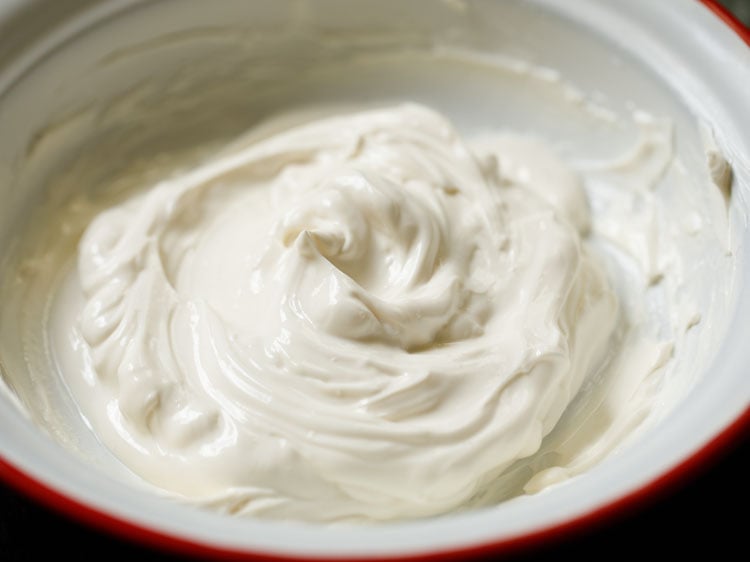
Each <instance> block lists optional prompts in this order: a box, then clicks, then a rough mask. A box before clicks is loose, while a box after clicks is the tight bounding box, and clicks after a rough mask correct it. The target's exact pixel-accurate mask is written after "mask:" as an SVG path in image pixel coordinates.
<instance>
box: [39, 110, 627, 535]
mask: <svg viewBox="0 0 750 562" xmlns="http://www.w3.org/2000/svg"><path fill="white" fill-rule="evenodd" d="M589 228H590V221H589V211H588V205H587V201H586V197H585V195H584V192H583V188H582V184H581V180H580V178H579V176H578V175H577V174H576V173H574V172H573V171H571V170H570V169H569V168H568V167H567V166H566V165H565V164H564V163H563V162H562V161H561V160H560V158H559V157H557V156H556V155H555V154H554V152H552V151H551V150H550V149H549V148H547V147H545V146H544V145H543V144H542V143H540V142H538V141H532V140H529V139H522V138H515V137H508V136H506V137H503V138H498V139H496V141H495V144H494V145H493V142H492V141H489V142H488V141H483V142H482V143H481V149H479V148H477V149H476V150H472V148H471V147H470V146H469V145H467V144H466V143H465V142H464V141H463V140H462V139H461V138H460V137H459V136H458V134H457V133H456V131H455V130H454V129H453V127H452V126H451V124H450V123H449V122H448V121H447V120H446V119H445V118H443V117H442V116H440V115H439V114H437V113H435V112H434V111H432V110H430V109H427V108H425V107H422V106H418V105H401V106H396V107H391V108H386V109H378V110H369V111H363V112H359V113H354V114H348V115H341V116H334V117H327V118H323V119H319V120H316V121H312V122H309V123H305V124H300V125H297V126H295V127H291V128H282V126H281V125H278V124H277V125H274V124H273V123H271V124H270V125H267V126H266V127H264V128H262V129H259V130H258V131H255V132H251V133H250V135H249V136H247V137H246V138H244V139H243V140H242V141H240V142H239V143H236V144H235V145H233V146H231V147H229V148H228V149H226V150H224V151H223V152H221V153H218V154H216V155H214V156H213V157H212V158H210V159H208V160H206V161H205V163H204V164H202V165H201V166H198V167H196V168H194V169H190V170H188V171H186V172H184V173H182V174H178V175H176V176H175V177H172V178H168V179H165V180H163V181H161V182H159V183H157V184H156V185H154V186H152V187H151V188H150V189H148V190H146V191H145V192H143V193H141V194H138V195H135V196H132V197H131V198H129V199H127V200H125V201H124V202H123V203H121V204H119V205H116V206H114V207H112V208H109V209H106V210H104V211H102V212H101V213H100V214H99V215H98V216H96V218H95V219H94V220H93V221H92V222H91V224H90V225H89V226H88V228H87V229H86V231H85V233H84V235H83V237H82V238H81V240H80V243H79V246H78V257H77V267H75V268H74V269H73V270H72V271H71V273H70V275H69V277H68V280H67V281H66V283H65V284H64V288H63V289H62V290H61V293H60V295H59V296H58V299H57V300H58V305H57V306H56V307H55V308H54V309H53V312H52V315H51V319H50V322H51V325H52V329H53V331H54V332H56V334H57V335H53V340H54V341H55V342H57V343H56V344H55V348H56V351H55V353H56V356H57V358H58V361H59V363H60V366H61V371H62V372H63V373H64V375H65V377H66V380H67V383H68V385H69V386H70V387H71V389H72V391H73V394H74V396H75V398H76V399H77V401H78V403H79V405H80V407H81V409H82V411H83V413H84V415H85V416H86V417H87V418H88V419H89V420H90V422H91V424H92V426H93V429H94V431H95V432H96V433H97V435H98V436H99V437H100V439H101V440H102V441H103V442H104V443H105V444H106V445H107V446H108V447H109V448H110V449H111V450H112V451H113V452H114V453H115V454H116V455H117V456H118V457H119V458H120V459H121V460H122V462H124V463H125V464H126V465H127V466H128V467H130V468H131V469H132V470H134V471H135V472H136V473H137V474H139V475H140V476H142V477H143V478H145V479H146V480H147V481H149V482H151V483H153V484H155V485H156V486H157V487H159V488H162V489H164V490H166V491H168V492H171V493H174V494H176V495H178V496H180V497H184V498H186V499H190V500H194V501H199V502H202V503H209V504H211V505H214V506H216V507H218V508H220V509H222V510H226V511H230V512H233V513H237V512H240V513H248V514H256V515H264V516H270V517H284V518H302V519H310V520H339V519H376V520H384V519H394V518H404V517H416V516H426V515H432V514H438V513H443V512H446V511H449V510H452V509H455V508H457V507H459V506H461V505H463V504H465V503H467V502H469V501H470V500H471V499H472V498H474V497H475V496H477V494H480V493H481V492H482V490H483V489H484V488H486V487H487V486H488V484H489V483H490V482H491V481H492V479H493V478H494V477H496V476H497V475H498V474H499V473H500V472H502V471H503V470H504V469H505V468H507V467H508V466H509V465H510V464H511V463H513V462H514V461H516V460H517V459H520V458H523V457H527V456H529V455H531V454H533V453H534V452H536V451H537V449H539V447H540V443H541V441H542V438H543V437H544V436H545V435H547V434H548V433H549V432H550V431H551V430H552V428H553V427H554V426H555V424H556V423H557V421H558V420H559V419H560V417H561V415H562V414H563V412H564V410H565V409H566V407H567V406H568V404H569V402H570V401H571V399H572V398H573V397H574V396H575V395H576V393H577V392H578V390H579V388H580V387H581V384H582V383H583V381H584V379H586V378H587V377H589V376H591V375H592V374H593V373H595V372H596V371H598V370H599V369H600V368H601V367H602V365H603V364H604V363H605V361H606V360H607V359H608V357H609V355H610V353H609V351H608V350H609V348H610V344H611V339H612V334H613V331H614V329H615V325H616V323H617V318H618V303H617V298H616V297H615V294H614V292H613V290H612V289H611V288H610V285H609V282H608V281H607V279H606V276H605V274H604V273H603V270H602V269H601V268H600V267H599V266H598V265H597V263H596V261H595V260H594V259H593V258H592V257H591V255H590V253H589V251H588V250H587V249H586V247H585V245H584V243H583V239H584V238H585V236H586V235H587V233H588V231H589Z"/></svg>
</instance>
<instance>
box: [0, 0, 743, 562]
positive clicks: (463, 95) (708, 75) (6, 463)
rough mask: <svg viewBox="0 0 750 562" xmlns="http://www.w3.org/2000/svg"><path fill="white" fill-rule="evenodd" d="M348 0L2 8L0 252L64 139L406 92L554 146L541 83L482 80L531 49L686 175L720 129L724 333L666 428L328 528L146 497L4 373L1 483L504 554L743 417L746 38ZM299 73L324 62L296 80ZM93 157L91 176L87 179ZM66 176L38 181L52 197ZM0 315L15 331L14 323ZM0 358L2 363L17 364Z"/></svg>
mask: <svg viewBox="0 0 750 562" xmlns="http://www.w3.org/2000/svg"><path fill="white" fill-rule="evenodd" d="M178 4H179V5H178ZM351 5H352V4H351V3H347V2H344V1H341V0H318V1H315V2H313V1H304V0H297V1H293V0H288V1H287V0H257V1H254V2H243V1H232V0H222V1H221V2H213V3H210V4H209V3H206V2H200V1H198V0H185V1H183V2H179V3H178V2H174V1H169V0H163V1H159V2H144V1H138V0H127V1H120V2H114V1H112V2H110V1H106V0H105V1H94V0H70V1H67V2H53V1H52V0H50V1H44V0H29V1H7V0H6V1H4V2H0V122H2V123H3V135H2V138H0V193H1V194H2V200H3V202H4V204H3V205H2V207H0V256H5V255H7V254H8V253H9V252H10V250H11V249H12V246H13V242H14V240H13V236H12V233H13V232H14V231H15V229H16V228H18V225H19V224H20V223H22V222H23V221H24V220H25V217H26V216H27V215H28V210H29V209H30V208H33V207H34V206H35V205H38V204H39V201H40V200H42V198H43V197H50V196H51V195H50V194H49V193H46V192H45V191H44V185H45V183H46V181H45V180H46V178H49V177H51V176H54V174H55V172H56V171H58V170H60V169H61V166H64V165H70V163H71V162H75V159H76V154H81V153H91V154H96V155H97V156H98V157H100V158H102V159H103V160H106V161H107V162H109V163H110V164H111V166H113V167H114V168H110V169H108V173H109V171H110V170H111V169H117V166H119V165H122V166H127V165H130V163H132V162H137V161H139V160H140V159H143V158H145V157H149V158H154V157H156V158H158V157H162V156H164V157H167V155H170V154H172V155H173V154H182V153H188V152H189V151H191V150H193V149H194V148H195V145H196V142H197V141H196V139H197V138H198V137H200V140H201V143H208V144H210V143H212V142H220V141H221V139H225V138H228V137H231V136H232V135H234V134H238V133H239V132H241V131H242V130H244V129H246V128H247V127H249V126H251V125H252V124H253V123H255V122H257V121H259V120H260V119H261V118H262V117H263V116H264V115H266V114H268V113H272V112H274V111H276V110H278V109H281V108H285V107H291V106H295V105H299V104H302V103H311V102H315V103H322V104H325V103H332V102H335V103H337V104H342V103H344V104H346V103H352V104H363V103H382V102H383V101H391V100H401V99H404V98H409V99H417V100H419V101H425V102H427V103H430V104H431V105H434V106H437V107H439V108H440V109H441V110H443V111H444V112H445V113H446V114H448V115H450V116H451V117H452V118H453V119H454V121H456V122H457V123H458V126H459V128H460V129H463V130H474V129H478V128H482V127H487V126H489V127H492V126H501V125H508V124H510V125H511V126H513V127H514V128H522V129H523V128H524V127H526V128H529V127H531V128H539V127H547V128H549V131H548V132H549V133H550V134H552V135H558V136H559V137H560V138H561V139H563V140H564V135H565V134H568V132H569V131H568V130H567V129H566V128H565V127H564V126H563V125H560V124H557V125H550V119H549V116H548V115H546V114H544V113H543V112H537V113H536V114H535V113H534V111H533V108H534V107H541V106H539V105H538V104H539V103H542V101H541V100H540V99H533V100H531V101H529V102H528V103H527V106H524V102H523V100H519V99H513V100H511V101H512V103H511V101H508V100H509V98H508V97H507V96H509V95H510V90H509V89H506V88H505V85H504V83H503V82H502V81H499V82H498V80H500V79H498V78H497V76H495V71H496V67H495V66H494V65H495V63H497V61H498V60H502V61H505V62H504V64H505V67H508V66H510V67H513V65H514V64H516V63H517V62H518V61H530V62H531V63H533V65H534V68H537V69H542V72H540V76H538V78H539V79H541V80H547V81H548V82H554V81H555V80H557V79H558V76H563V77H564V79H565V81H566V84H573V85H575V89H574V90H573V89H572V90H570V92H572V94H571V95H573V96H575V95H578V94H576V92H578V93H580V92H584V93H585V99H586V100H589V99H593V100H594V101H596V102H597V107H600V106H601V107H604V108H605V110H606V111H612V112H615V113H617V112H624V111H629V110H632V108H633V107H634V106H635V107H638V108H645V109H647V110H648V111H650V112H653V113H655V114H667V115H670V117H672V118H673V119H674V120H675V123H676V127H677V131H678V139H680V140H678V144H677V151H678V152H679V153H680V154H681V155H682V156H683V157H685V159H686V161H687V166H688V168H689V169H690V157H691V155H692V156H693V157H694V156H695V155H696V154H698V152H699V151H700V150H701V149H700V146H699V137H700V135H699V129H700V128H701V126H707V127H708V128H709V129H711V130H713V131H714V134H715V136H716V142H717V143H718V145H719V146H720V148H721V150H722V151H723V152H724V154H725V155H726V156H727V158H728V160H729V161H730V162H731V163H732V165H733V169H734V187H733V194H732V197H731V199H730V204H729V208H728V213H729V219H730V223H731V225H732V232H733V236H732V241H731V245H730V251H731V252H732V253H733V254H734V255H735V257H736V264H737V266H736V268H735V269H734V270H733V271H732V272H731V275H732V279H731V280H730V282H728V283H727V287H729V289H728V291H729V292H730V293H731V294H728V295H727V303H729V304H728V305H727V306H728V307H729V309H730V312H729V313H728V314H727V319H726V326H719V327H718V328H717V330H716V333H717V334H719V336H717V337H718V338H719V341H716V342H713V341H711V338H710V337H708V336H709V335H710V334H706V337H705V338H702V339H701V342H700V345H705V346H706V348H707V349H710V351H711V354H710V360H707V363H706V366H705V368H704V369H702V373H701V376H700V377H698V378H697V379H696V380H695V381H692V383H691V384H690V388H689V389H688V391H686V393H685V395H684V396H682V397H681V398H680V400H679V403H678V404H677V405H676V406H675V407H674V408H671V409H669V410H668V411H667V410H665V412H664V415H663V417H662V418H661V419H659V420H658V423H654V424H653V427H650V428H649V430H648V431H646V432H643V433H642V434H640V435H638V438H637V439H633V440H632V441H631V442H629V443H628V444H627V446H624V447H622V448H621V449H619V450H618V451H617V454H615V455H610V456H609V457H607V458H606V459H604V460H603V461H602V462H600V463H598V464H596V465H595V466H593V467H592V468H590V469H589V470H588V471H587V472H586V473H585V474H583V475H580V476H578V477H576V478H574V479H571V480H570V481H568V482H566V483H565V484H563V485H560V486H555V487H553V488H551V489H549V490H546V491H545V492H544V493H541V494H536V495H530V496H527V497H523V498H518V501H516V500H513V501H508V502H503V503H501V504H499V505H497V506H492V507H488V508H483V509H477V510H474V511H467V512H462V513H457V514H453V515H449V516H443V517H436V518H432V519H423V520H416V521H405V522H398V523H391V524H378V525H356V526H348V525H347V526H339V525H333V526H322V525H314V524H305V523H297V522H274V521H265V520H251V519H240V518H231V517H226V516H221V515H219V514H216V513H211V512H208V511H203V510H199V509H193V508H190V507H187V506H184V505H180V504H178V503H175V502H173V501H170V500H167V499H164V498H160V497H158V496H156V495H154V494H152V493H149V492H147V491H144V490H141V489H139V488H137V487H134V486H133V485H132V482H129V481H128V478H129V477H128V475H127V474H126V473H125V472H124V471H122V470H121V469H120V468H118V466H117V463H116V462H114V461H113V459H111V458H110V457H109V456H108V453H107V451H106V450H104V449H103V448H102V447H101V446H100V445H98V443H97V441H96V440H95V439H94V438H93V436H92V435H91V434H90V431H88V430H87V428H86V426H85V423H84V422H83V421H82V420H81V419H80V417H79V416H77V415H76V413H75V406H74V405H73V404H72V402H71V400H70V398H69V397H68V395H67V394H66V391H65V389H64V388H63V387H61V386H59V384H58V386H55V384H57V383H55V382H54V381H52V383H51V385H52V386H51V387H52V388H55V389H56V391H55V393H53V394H51V395H49V396H47V397H46V399H48V400H50V402H51V403H52V408H51V409H52V411H54V412H57V414H56V415H59V416H61V419H63V420H64V423H65V424H66V427H68V432H69V435H76V436H80V438H76V439H75V440H71V439H70V437H69V435H68V436H67V437H66V436H57V437H55V436H53V435H50V433H49V432H45V431H42V430H40V428H39V424H38V423H35V422H34V421H33V419H32V418H33V416H30V415H28V414H27V413H25V412H28V411H29V409H30V408H29V406H30V405H29V404H28V403H26V404H25V405H24V404H21V402H24V396H23V392H21V393H19V394H18V395H17V394H16V393H14V392H11V391H9V390H8V389H7V388H5V386H3V387H2V389H3V391H2V392H0V424H1V425H2V427H3V432H2V434H0V476H2V478H3V479H4V480H6V481H8V482H10V483H11V484H13V485H15V486H17V487H19V488H20V489H22V490H24V491H26V492H28V493H29V494H30V495H32V496H34V497H36V498H38V499H40V500H42V501H43V502H45V503H47V504H48V505H51V506H52V507H54V508H56V509H59V510H61V511H63V512H65V513H68V514H70V515H71V516H73V517H76V518H78V519H81V520H83V521H86V522H87V523H90V524H92V525H95V526H97V527H99V528H103V529H106V530H108V531H111V532H114V533H116V534H119V535H121V536H125V537H127V538H129V539H135V540H138V541H142V542H145V543H148V544H152V545H158V546H160V547H165V548H168V549H170V550H173V551H177V552H186V553H190V554H193V555H195V554H203V555H206V556H213V557H218V556H227V557H236V558H251V559H262V558H264V557H273V558H274V559H278V558H279V557H280V558H292V559H304V558H317V559H320V558H330V559H334V558H336V559H338V558H350V559H398V558H414V557H416V558H424V559H441V558H449V557H457V556H467V555H471V554H479V553H489V552H492V553H496V552H503V551H508V550H512V549H513V550H514V549H518V548H523V547H524V546H527V545H530V544H532V543H534V542H537V541H540V540H545V539H547V538H549V537H552V536H556V535H560V534H565V533H570V532H573V531H574V530H576V529H579V528H582V527H585V526H587V525H588V524H589V523H591V522H592V521H594V520H599V519H601V518H602V517H606V516H609V515H611V514H613V513H615V512H618V511H621V510H623V509H625V508H628V507H632V506H633V505H636V504H637V503H638V502H640V501H642V500H643V499H644V498H646V497H649V496H651V495H652V494H654V493H655V492H656V491H658V490H659V489H661V488H662V487H664V486H665V485H667V484H668V483H669V482H673V481H674V480H676V479H680V478H684V477H685V476H686V475H689V474H690V473H691V472H692V471H693V470H694V468H695V467H696V466H697V465H699V464H701V463H704V462H705V461H706V460H707V459H709V458H710V457H712V456H713V455H714V453H715V452H716V451H718V450H719V449H721V448H723V447H724V446H725V445H726V444H727V443H729V442H730V441H732V440H733V439H735V438H736V436H737V435H738V434H740V433H741V432H744V431H745V430H746V429H747V426H748V423H750V410H749V409H748V404H749V403H750V379H748V377H747V376H746V375H745V373H746V370H747V366H748V365H750V348H748V346H747V345H746V344H745V336H744V335H745V334H746V333H747V331H748V330H749V329H750V320H748V319H750V287H749V286H748V284H747V282H746V281H745V279H746V278H747V276H748V273H749V272H750V265H748V264H750V259H749V258H750V233H749V232H748V228H747V216H748V215H750V198H749V197H748V195H749V194H750V192H749V190H750V157H749V156H748V155H750V114H749V113H748V112H747V111H746V105H747V84H748V83H750V49H748V45H750V33H749V32H748V31H747V30H745V29H744V28H742V26H741V25H740V24H738V23H737V22H736V21H734V20H732V18H731V16H729V15H728V14H727V13H726V12H724V11H722V10H721V8H719V7H718V5H717V4H715V3H713V2H703V3H699V2H696V1H694V0H674V1H672V2H652V1H649V0H634V1H632V2H627V3H625V2H619V1H617V0H581V1H579V2H575V3H572V2H569V3H561V2H554V1H553V0H528V1H526V2H520V1H513V2H495V1H492V0H484V1H483V0H478V1H469V0H466V1H464V0H444V1H440V2H435V1H432V0H412V1H408V2H400V1H393V2H383V1H382V0H373V1H365V0H361V1H359V2H357V3H356V7H357V8H356V10H353V9H351ZM727 24H728V25H727ZM248 37H250V39H248ZM321 38H324V39H325V40H324V41H323V40H321ZM464 51H471V52H472V53H474V54H476V53H480V54H481V55H482V56H483V57H486V60H487V61H488V62H487V64H486V67H487V68H485V69H484V70H481V71H478V70H476V69H475V70H472V71H471V72H468V71H465V69H464V70H461V69H460V68H459V67H457V66H456V65H455V64H453V63H451V62H448V59H449V58H450V57H446V56H445V53H446V52H450V53H452V54H453V55H455V53H459V52H464ZM407 52H408V53H418V54H421V56H425V54H426V56H427V59H429V60H428V63H427V64H426V65H425V67H424V68H422V69H420V70H419V72H416V71H415V67H414V66H408V67H403V66H401V67H399V57H400V56H401V54H403V53H407ZM394 53H395V54H396V55H397V56H395V58H394V56H393V55H394ZM375 55H377V56H375ZM342 56H343V57H344V58H345V59H346V60H347V61H348V63H349V64H354V65H359V66H356V68H364V69H365V70H363V71H362V72H361V74H358V75H356V78H357V79H356V80H349V81H341V80H336V81H334V82H332V79H331V78H330V75H326V74H325V73H326V68H327V66H326V65H330V64H331V61H332V60H333V57H342ZM372 60H376V61H379V62H376V63H371V62H368V61H372ZM186 61H188V62H189V64H186ZM384 61H385V62H384ZM490 61H491V62H490ZM514 61H515V62H514ZM310 68H315V69H318V70H319V71H320V74H315V75H313V76H310V75H308V74H307V73H306V72H307V70H308V69H310ZM358 72H359V71H358ZM321 76H323V77H325V76H328V79H323V80H321V79H320V77H321ZM507 79H508V78H507V76H506V77H505V78H503V80H507ZM196 84H199V85H200V88H199V89H198V91H200V96H199V97H198V98H196V97H195V95H194V94H193V93H192V92H195V91H196V88H195V86H196ZM301 84H303V85H304V88H302V87H300V85H301ZM504 95H506V97H505V98H504V97H503V96H504ZM581 99H583V98H581ZM586 103H588V101H587V102H586ZM535 104H536V105H535ZM92 108H94V109H93V110H92ZM102 108H106V109H105V110H103V109H102ZM509 108H511V109H512V110H511V109H509ZM518 108H521V109H520V110H518ZM516 110H518V111H516ZM238 116H239V117H238ZM514 119H515V122H514ZM82 121H83V122H86V123H88V124H89V125H91V124H92V123H93V124H94V125H95V127H94V129H95V130H96V131H97V135H96V137H95V138H94V137H91V136H88V133H86V131H88V130H91V127H83V128H80V129H79V128H78V127H77V125H76V124H77V123H80V122H82ZM552 121H554V119H552ZM701 123H702V124H703V125H699V124H701ZM545 130H546V129H545ZM123 139H132V141H128V140H123ZM612 142H613V143H618V142H621V143H622V142H624V141H623V139H618V138H613V140H612ZM154 147H159V150H156V151H155V150H154ZM160 151H161V152H163V153H164V154H163V155H162V154H161V153H160ZM154 152H156V154H154ZM30 161H31V162H33V163H34V165H33V166H28V162H30ZM91 173H92V174H94V175H93V176H91V177H88V178H84V179H86V183H91V184H94V183H96V181H97V180H100V179H101V178H97V177H96V172H91ZM99 173H101V171H100V172H99ZM60 189H61V191H60V192H59V193H58V192H56V193H55V194H52V196H60V197H63V196H64V195H65V192H64V189H63V188H60ZM0 263H2V261H0ZM1 328H2V329H0V335H2V337H4V338H6V341H10V338H11V337H12V334H10V332H12V331H13V330H14V327H13V326H9V325H7V324H6V325H5V326H2V327H1ZM696 343H697V342H696ZM3 359H4V357H3V356H2V355H0V373H1V374H2V375H3V377H4V378H5V379H6V380H8V379H12V378H13V377H12V373H10V370H11V366H10V365H9V364H8V363H7V362H4V361H3ZM19 396H20V398H19ZM27 402H28V401H27ZM31 406H32V407H31V409H32V410H33V405H31Z"/></svg>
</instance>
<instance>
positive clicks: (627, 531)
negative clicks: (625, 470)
mask: <svg viewBox="0 0 750 562" xmlns="http://www.w3.org/2000/svg"><path fill="white" fill-rule="evenodd" d="M655 1H661V0H655ZM723 3H724V4H726V5H727V6H728V7H729V8H730V9H732V10H733V11H734V12H735V14H736V15H737V16H738V17H740V18H741V19H743V20H744V21H745V22H746V23H748V24H750V0H725V2H723ZM748 87H749V90H748V91H749V92H750V85H748ZM748 111H750V93H749V94H748ZM749 452H750V437H749V436H748V433H747V432H745V434H744V435H743V436H741V439H740V440H739V441H738V442H737V443H735V445H734V447H733V448H732V450H729V451H726V452H724V454H723V456H721V457H719V458H714V459H712V460H711V462H709V463H708V466H704V467H703V468H702V469H701V470H700V472H699V473H697V474H695V473H694V474H692V475H691V476H690V477H689V478H688V479H687V480H686V481H683V482H681V483H679V484H677V485H675V486H673V487H672V488H671V489H668V490H664V491H663V492H662V493H661V495H660V496H659V497H656V498H650V499H649V500H648V502H647V503H646V504H645V505H640V506H638V507H635V508H631V509H629V510H628V511H627V512H626V513H624V514H620V515H618V516H617V517H616V518H615V519H610V520H606V521H599V522H598V523H596V524H592V525H591V526H589V527H588V528H585V529H583V530H581V531H579V532H577V533H576V534H574V535H573V536H568V537H566V538H563V539H557V540H556V541H555V542H552V543H548V544H539V545H536V546H535V548H534V549H533V550H532V551H531V552H530V553H526V554H523V555H516V556H514V557H512V558H515V559H534V560H537V559H538V560H548V559H549V560H558V559H561V558H562V559H568V558H569V557H575V558H578V559H580V560H589V559H602V560H635V561H638V560H639V559H641V558H647V559H654V558H657V557H665V558H667V557H668V558H669V559H675V558H677V559H679V558H681V557H684V556H688V555H692V556H691V558H692V557H693V556H695V555H697V556H705V555H706V554H709V553H710V555H711V556H710V558H711V559H712V560H735V559H740V560H750V463H748V458H749V455H748V453H749ZM50 551H51V552H52V556H54V557H59V556H62V555H67V554H70V555H72V556H75V557H80V558H93V559H94V560H100V559H111V558H113V557H114V558H115V559H117V558H120V557H123V558H126V559H133V560H136V559H137V560H156V561H159V560H176V558H175V557H171V556H169V555H166V554H164V553H159V552H156V551H152V550H148V549H145V548H142V547H139V546H136V545H133V544H130V543H128V542H125V541H123V540H121V539H117V538H113V537H110V536H108V535H104V534H101V533H100V532H98V531H93V530H91V529H89V528H86V527H84V526H82V525H79V524H78V523H75V522H72V521H70V520H69V519H68V518H67V517H63V516H61V515H58V514H57V513H55V512H53V511H50V510H49V509H47V508H45V507H43V506H41V505H39V504H38V503H36V502H34V501H32V500H29V499H27V498H26V497H24V496H22V495H21V494H19V493H18V492H16V491H14V490H12V489H11V488H9V487H7V486H5V485H4V484H2V483H0V562H17V561H22V560H23V561H25V560H44V559H47V558H48V557H49V552H50Z"/></svg>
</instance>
